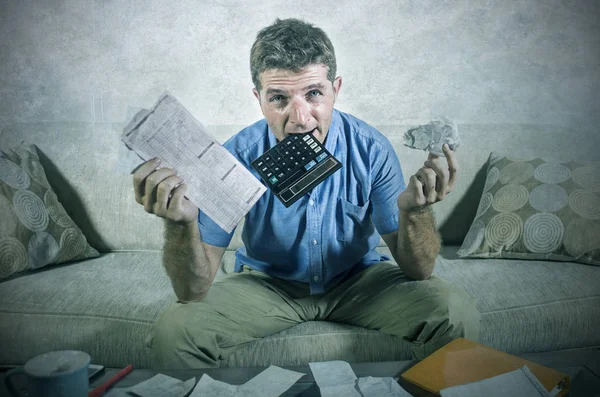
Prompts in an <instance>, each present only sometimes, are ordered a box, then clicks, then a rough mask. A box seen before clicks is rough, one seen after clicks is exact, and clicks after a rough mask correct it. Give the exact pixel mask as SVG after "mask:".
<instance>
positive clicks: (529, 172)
mask: <svg viewBox="0 0 600 397" xmlns="http://www.w3.org/2000/svg"><path fill="white" fill-rule="evenodd" d="M458 255H459V256H461V257H474V258H517V259H537V260H540V259H548V260H558V261H575V262H581V263H587V264H592V265H600V162H598V161H595V162H594V161H577V160H574V161H569V162H558V161H556V160H551V159H543V158H535V159H515V158H511V157H505V156H501V155H499V154H498V153H492V154H491V155H490V158H489V160H488V167H487V179H486V181H485V186H484V188H483V195H482V196H481V200H480V202H479V207H478V208H477V214H476V215H475V219H474V221H473V223H472V224H471V227H470V229H469V232H468V233H467V235H466V236H465V239H464V241H463V244H462V247H461V248H460V250H459V251H458Z"/></svg>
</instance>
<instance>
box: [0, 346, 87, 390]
mask: <svg viewBox="0 0 600 397" xmlns="http://www.w3.org/2000/svg"><path fill="white" fill-rule="evenodd" d="M89 365H90V356H89V355H88V354H87V353H84V352H81V351H77V350H63V351H56V352H50V353H44V354H41V355H39V356H36V357H34V358H32V359H31V360H29V361H27V362H26V363H25V365H24V366H23V367H19V368H14V369H12V370H10V371H8V372H7V373H6V376H5V378H4V383H5V384H6V388H7V389H8V391H9V392H10V393H11V394H12V395H13V396H14V397H18V396H19V394H18V391H17V390H16V388H15V385H14V383H13V381H12V379H11V378H12V377H13V376H14V375H17V374H23V376H24V377H25V378H26V383H25V389H26V390H27V392H28V394H27V395H28V396H32V397H42V396H43V397H87V395H88V389H89V386H90V384H89V379H88V366H89Z"/></svg>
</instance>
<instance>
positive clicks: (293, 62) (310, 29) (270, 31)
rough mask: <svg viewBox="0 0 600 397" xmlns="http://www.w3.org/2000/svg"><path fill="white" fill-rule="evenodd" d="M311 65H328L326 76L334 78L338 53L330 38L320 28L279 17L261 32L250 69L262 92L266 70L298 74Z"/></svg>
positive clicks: (251, 56)
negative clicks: (281, 70) (263, 76)
mask: <svg viewBox="0 0 600 397" xmlns="http://www.w3.org/2000/svg"><path fill="white" fill-rule="evenodd" d="M311 64H323V65H325V66H327V68H328V70H327V79H328V80H329V81H331V82H332V83H333V81H334V80H335V72H336V62H335V52H334V50H333V45H332V44H331V41H330V40H329V37H327V35H326V34H325V32H324V31H323V30H321V29H319V28H318V27H316V26H314V25H311V24H309V23H306V22H304V21H301V20H299V19H294V18H290V19H279V18H277V20H276V21H275V23H274V24H272V25H270V26H267V27H266V28H264V29H262V30H261V31H260V32H258V35H257V36H256V41H254V44H253V45H252V49H251V50H250V72H251V73H252V82H253V83H254V87H255V88H256V89H257V90H258V91H260V90H261V84H260V74H261V73H262V72H264V71H265V70H267V69H285V70H291V71H293V72H295V73H297V72H299V71H300V70H301V69H302V68H304V67H306V66H308V65H311Z"/></svg>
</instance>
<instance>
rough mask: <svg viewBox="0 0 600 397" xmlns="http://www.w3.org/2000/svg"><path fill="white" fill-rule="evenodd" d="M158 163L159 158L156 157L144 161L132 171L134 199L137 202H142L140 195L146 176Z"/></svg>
mask: <svg viewBox="0 0 600 397" xmlns="http://www.w3.org/2000/svg"><path fill="white" fill-rule="evenodd" d="M159 165H160V159H159V158H158V157H156V158H153V159H152V160H148V161H146V162H145V163H144V164H142V165H140V166H139V167H138V169H137V170H136V171H135V172H134V173H133V192H134V194H135V201H137V202H138V203H139V204H143V203H142V197H143V196H144V191H145V190H146V178H147V177H148V175H150V174H151V173H152V172H154V170H156V168H157V167H158V166H159Z"/></svg>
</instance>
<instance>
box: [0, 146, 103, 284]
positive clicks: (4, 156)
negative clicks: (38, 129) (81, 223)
mask: <svg viewBox="0 0 600 397" xmlns="http://www.w3.org/2000/svg"><path fill="white" fill-rule="evenodd" d="M98 255H99V254H98V251H96V250H95V249H94V248H92V247H91V246H90V245H89V244H88V242H87V240H86V238H85V236H84V235H83V233H82V232H81V230H80V229H79V227H77V225H76V224H75V223H74V222H73V220H72V219H71V217H69V215H68V214H67V212H66V211H65V209H64V208H63V206H62V205H61V204H60V202H59V201H58V198H57V197H56V194H55V193H54V191H53V189H52V187H51V186H50V184H49V183H48V180H47V179H46V173H45V172H44V169H43V168H42V165H41V163H40V159H39V157H38V152H37V148H36V146H34V145H30V144H25V143H24V144H22V145H21V146H19V147H17V148H14V149H13V150H10V151H6V152H1V151H0V280H1V279H4V278H6V277H8V276H10V275H12V274H16V273H20V272H23V271H26V270H32V269H38V268H41V267H43V266H46V265H50V264H58V263H62V262H68V261H72V260H79V259H85V258H92V257H96V256H98Z"/></svg>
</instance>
